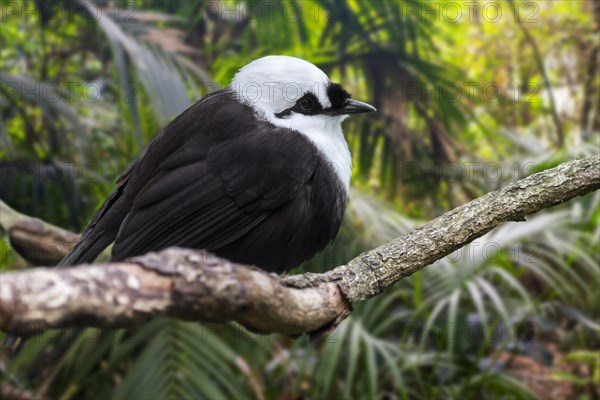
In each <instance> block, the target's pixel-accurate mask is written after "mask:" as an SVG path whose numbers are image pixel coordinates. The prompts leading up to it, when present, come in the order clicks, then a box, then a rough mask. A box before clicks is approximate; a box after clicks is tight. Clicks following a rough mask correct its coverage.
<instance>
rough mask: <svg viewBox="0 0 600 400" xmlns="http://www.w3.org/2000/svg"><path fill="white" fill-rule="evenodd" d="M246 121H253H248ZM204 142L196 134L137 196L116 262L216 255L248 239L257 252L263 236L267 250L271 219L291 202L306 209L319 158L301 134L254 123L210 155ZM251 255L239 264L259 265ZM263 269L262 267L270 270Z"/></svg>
mask: <svg viewBox="0 0 600 400" xmlns="http://www.w3.org/2000/svg"><path fill="white" fill-rule="evenodd" d="M238 115H239V114H238ZM248 117H249V120H250V121H252V120H254V117H253V114H250V115H248ZM223 126H226V125H223ZM203 134H204V132H197V133H196V134H195V135H198V136H194V137H193V138H194V139H192V140H189V141H187V142H186V143H185V145H184V146H182V147H181V149H179V150H178V151H176V152H174V153H172V154H170V155H169V156H168V157H166V158H165V159H163V160H162V161H161V163H160V165H159V169H158V171H157V173H156V174H155V176H154V177H153V178H152V179H150V180H148V182H147V183H146V184H145V185H144V186H143V187H142V188H141V189H140V191H139V193H137V195H136V196H135V198H134V200H133V207H132V209H131V211H130V212H129V214H128V215H127V217H126V218H125V220H124V221H123V223H122V225H121V229H120V231H119V234H118V236H117V239H116V241H115V245H114V247H113V258H114V259H115V260H121V259H124V258H127V257H131V256H135V255H140V254H144V253H146V252H148V251H156V250H160V249H163V248H166V247H169V246H181V247H190V248H202V249H207V250H209V251H214V252H217V254H219V249H222V248H225V247H229V248H231V247H232V245H235V243H236V242H237V241H239V240H241V239H242V238H244V237H245V236H248V235H250V232H252V233H251V235H252V237H253V238H254V239H255V241H256V242H257V243H256V245H257V246H258V245H260V244H261V243H260V241H261V240H260V239H261V236H262V237H263V238H264V241H265V243H272V242H273V240H272V238H271V240H267V239H268V238H269V237H270V234H271V233H272V232H274V231H275V226H273V224H276V221H273V219H270V220H269V217H270V216H271V215H272V214H273V213H275V212H278V211H279V210H280V209H281V208H283V207H286V205H288V203H289V202H290V201H291V200H292V199H295V202H296V203H299V204H295V205H294V208H296V209H299V210H300V211H301V210H302V209H305V208H307V207H308V206H309V204H307V202H309V201H310V196H307V195H306V193H303V194H302V195H300V196H299V194H300V193H301V192H305V191H306V189H307V185H308V184H309V182H310V180H311V178H312V176H313V174H314V171H315V168H316V166H317V163H318V158H317V153H316V149H315V148H314V146H312V145H311V144H310V143H309V142H308V141H307V140H306V139H305V138H303V137H301V136H300V134H299V133H297V132H294V131H290V130H287V129H283V128H276V127H274V126H272V125H270V124H267V123H266V122H262V121H257V120H254V122H252V123H248V124H247V126H245V130H242V131H238V132H237V134H236V135H230V134H225V137H226V138H227V139H226V140H223V141H220V142H218V143H216V144H215V143H213V144H212V145H211V146H210V147H209V148H207V147H208V146H209V144H208V143H207V142H206V141H205V140H202V139H201V137H202V136H201V135H203ZM311 190H312V189H311ZM284 222H285V221H284ZM261 229H263V231H261ZM282 240H284V239H282ZM234 247H235V246H234ZM250 253H252V251H251V250H250V249H249V250H248V251H247V256H246V257H248V258H247V259H244V260H238V261H243V262H254V263H261V260H258V259H257V258H256V257H254V258H253V257H251V256H250ZM256 254H260V252H258V251H257V252H256ZM227 255H229V254H227ZM240 256H241V257H242V258H244V255H243V254H240ZM266 264H269V263H268V262H267V261H265V262H264V263H263V265H260V266H262V267H266V268H269V265H266ZM277 267H279V265H277Z"/></svg>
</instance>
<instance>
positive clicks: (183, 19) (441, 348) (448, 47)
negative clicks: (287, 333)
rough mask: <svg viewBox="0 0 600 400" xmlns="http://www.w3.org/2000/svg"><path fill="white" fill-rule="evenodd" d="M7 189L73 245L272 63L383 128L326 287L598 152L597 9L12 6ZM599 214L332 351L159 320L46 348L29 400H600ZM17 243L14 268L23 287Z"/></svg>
mask: <svg viewBox="0 0 600 400" xmlns="http://www.w3.org/2000/svg"><path fill="white" fill-rule="evenodd" d="M1 5H2V8H1V15H0V18H1V23H2V29H1V38H0V40H1V50H0V55H1V60H0V66H1V72H0V78H1V86H0V95H1V100H2V103H1V113H2V119H1V120H0V143H1V150H0V154H1V156H2V161H1V162H0V171H1V176H2V185H1V186H0V197H1V198H2V200H4V201H6V202H7V203H8V204H9V205H11V206H12V207H14V208H16V209H18V210H19V211H20V212H23V213H26V214H29V215H34V216H36V217H39V218H42V219H44V220H47V221H49V222H51V223H54V224H57V225H61V226H64V227H67V228H69V229H72V230H75V231H79V230H81V229H82V228H83V227H84V226H85V223H86V221H87V220H88V219H89V218H90V217H91V215H92V213H93V212H94V211H95V209H96V208H97V207H98V206H99V204H101V202H102V201H103V199H104V198H105V196H106V195H108V193H110V191H111V190H112V188H113V185H114V181H115V179H116V178H117V177H118V175H119V173H120V172H121V171H123V169H124V168H125V167H126V165H127V164H128V163H129V162H131V161H132V160H134V159H135V158H136V157H137V156H138V154H139V152H140V151H141V150H142V149H143V147H144V146H145V145H146V144H147V143H148V142H149V141H150V140H151V139H152V138H153V136H154V135H155V134H156V133H157V131H158V130H159V129H160V127H161V126H163V125H164V124H165V123H166V122H168V121H169V120H170V119H171V118H172V117H174V116H175V115H177V114H178V113H179V112H181V111H182V110H184V109H185V108H186V107H188V106H189V105H190V104H192V103H193V102H194V101H195V100H197V99H198V98H200V97H201V96H202V95H204V94H206V93H208V92H210V91H212V90H214V89H216V88H218V87H221V86H224V85H226V84H227V83H228V82H229V80H230V79H231V77H232V76H233V74H234V73H235V72H236V71H237V69H238V68H239V67H240V66H242V65H244V64H246V63H247V62H249V61H251V60H253V59H255V58H258V57H261V56H264V55H268V54H287V55H293V56H297V57H301V58H305V59H307V60H310V61H312V62H313V63H315V64H316V65H318V66H319V67H321V68H322V69H323V70H324V71H325V72H326V73H328V74H329V75H330V76H332V77H333V78H334V80H337V81H340V82H342V83H343V84H344V86H347V87H349V88H350V89H351V91H352V93H353V95H354V97H355V98H358V99H363V100H365V101H369V102H370V103H372V104H374V105H375V106H376V107H377V108H378V110H379V112H378V113H375V114H373V115H369V116H367V117H361V118H356V119H354V120H350V121H348V122H347V123H346V124H347V125H346V129H345V131H346V132H347V137H348V140H349V143H350V146H351V149H352V152H353V154H354V163H355V164H354V177H353V189H352V196H351V202H350V204H349V209H348V212H347V216H346V220H345V223H344V226H343V228H342V232H341V234H340V237H339V238H338V240H337V241H336V242H335V243H334V244H333V245H332V246H330V247H329V248H328V249H327V250H326V251H325V252H324V253H323V254H320V255H319V256H317V257H315V259H314V260H311V261H310V262H308V263H307V265H305V266H304V269H303V270H307V269H308V270H314V271H322V270H326V269H328V268H331V267H332V266H334V265H337V264H339V263H342V262H344V261H347V260H349V259H350V258H352V257H353V256H355V255H357V254H358V253H359V252H360V251H364V250H366V249H370V248H372V247H374V246H376V245H378V244H381V243H383V242H385V241H386V240H389V239H391V238H393V237H395V236H398V235H400V234H402V233H404V232H407V231H409V230H411V229H413V228H414V227H416V226H419V225H420V224H422V223H423V221H426V220H429V219H431V218H433V217H435V216H437V215H439V214H441V213H443V212H444V211H446V210H449V209H451V208H453V207H454V206H456V205H458V204H462V203H464V202H466V201H468V200H470V199H472V198H475V197H477V196H480V195H482V194H484V193H486V192H488V191H490V190H494V189H496V188H498V187H501V186H502V185H503V184H505V183H506V182H508V181H511V180H514V179H518V178H519V177H522V176H524V175H527V174H529V173H532V172H535V171H539V170H543V169H546V168H548V167H551V166H554V165H556V164H558V163H560V162H562V161H565V160H568V159H573V158H575V157H578V156H582V155H586V154H591V153H596V152H598V139H599V135H598V132H599V131H600V117H599V104H598V93H599V86H600V77H599V73H598V68H599V67H598V57H599V48H600V40H599V34H598V29H599V25H600V7H598V3H595V2H593V1H551V2H550V1H535V2H513V1H504V0H502V1H500V0H498V1H479V2H444V1H440V2H437V1H435V2H434V1H425V0H411V1H381V2H375V1H373V2H370V1H350V0H335V1H299V0H298V1H296V0H285V1H281V2H274V1H252V2H247V1H208V2H194V1H184V0H182V1H159V0H156V1H154V0H147V1H123V2H120V1H112V2H109V1H96V2H94V3H92V2H89V3H88V2H85V1H79V2H77V1H68V0H54V1H44V0H36V1H26V2H17V1H2V2H1ZM599 199H600V198H599V196H598V193H595V194H592V195H589V196H586V197H584V198H581V199H578V200H575V201H572V202H570V203H568V204H565V205H564V206H562V207H559V208H555V209H552V210H548V211H546V212H543V213H539V214H538V215H535V216H533V217H532V218H530V219H529V220H528V222H527V223H511V224H507V225H505V226H503V227H501V228H499V229H496V230H494V231H493V232H491V233H490V234H488V235H486V236H485V237H483V238H481V239H480V240H477V241H476V242H474V243H473V244H471V245H470V246H468V247H467V248H465V249H462V250H460V251H458V252H457V253H455V254H453V255H452V256H450V257H448V258H446V259H444V260H443V261H440V262H438V263H436V264H435V265H433V266H430V267H428V268H426V269H425V270H423V271H421V272H419V273H417V274H415V275H414V276H412V277H411V278H410V279H406V280H404V281H402V282H401V283H400V284H398V285H397V286H396V287H395V288H394V290H390V291H389V292H387V293H386V294H385V295H382V296H380V297H378V298H376V299H374V300H371V301H368V302H366V303H364V304H362V305H361V306H360V307H358V308H357V309H356V310H355V312H354V313H353V314H352V316H351V317H350V318H348V319H347V320H346V321H345V322H344V323H343V324H342V325H341V326H340V327H339V329H337V330H336V331H335V332H333V333H332V334H331V335H330V336H329V337H327V338H325V339H323V340H321V341H319V342H317V343H309V342H308V340H307V339H306V338H300V339H297V340H294V341H292V340H289V339H286V338H283V337H280V336H274V335H269V336H264V335H256V334H253V333H251V332H247V331H245V330H244V329H243V328H240V327H239V326H236V325H233V324H229V325H224V326H222V325H219V326H213V325H201V324H197V323H183V322H179V321H173V320H169V319H160V320H155V321H153V322H151V323H149V324H147V325H145V326H143V327H140V328H138V329H135V330H127V331H125V330H122V331H113V332H98V331H97V330H94V329H88V330H86V331H85V332H83V333H82V332H51V333H48V334H46V335H44V337H39V338H36V339H34V340H31V341H30V342H29V343H28V345H27V346H26V347H25V349H24V350H23V351H22V352H21V353H20V354H19V355H18V356H17V357H14V358H12V357H8V356H6V355H3V357H2V361H1V363H0V368H1V370H2V380H3V381H2V382H4V383H10V384H11V385H13V386H14V387H17V388H21V389H23V390H24V392H25V393H28V394H29V395H30V396H32V397H35V398H61V399H70V398H111V397H114V398H140V399H142V398H143V399H150V398H210V399H213V398H313V399H324V398H332V399H333V398H336V399H337V398H385V399H396V398H402V399H409V398H410V399H413V398H414V399H421V398H423V399H425V398H426V399H429V398H457V399H465V398H532V397H542V398H553V399H558V398H588V399H598V398H600V394H599V391H598V390H599V389H598V381H599V375H598V374H600V365H599V362H598V359H599V357H598V356H599V353H598V349H599V348H600V340H599V339H598V338H599V333H600V324H599V317H600V306H599V305H600V301H599V298H598V297H599V290H598V287H599V284H600V266H599V262H598V257H599V252H598V249H599V225H598V217H599V215H600V205H599ZM24 266H25V265H24V262H23V260H21V259H20V258H19V257H18V256H16V255H15V254H14V252H12V251H11V250H10V248H9V244H8V243H7V240H6V239H4V240H3V243H2V268H20V267H24Z"/></svg>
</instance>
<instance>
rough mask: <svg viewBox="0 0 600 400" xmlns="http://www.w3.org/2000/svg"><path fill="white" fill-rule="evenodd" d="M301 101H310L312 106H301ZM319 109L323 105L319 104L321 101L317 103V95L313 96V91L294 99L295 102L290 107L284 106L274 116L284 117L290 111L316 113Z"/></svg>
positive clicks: (306, 113)
mask: <svg viewBox="0 0 600 400" xmlns="http://www.w3.org/2000/svg"><path fill="white" fill-rule="evenodd" d="M303 102H304V103H305V104H307V103H308V102H311V103H312V107H310V108H306V107H303ZM321 111H323V107H322V106H321V103H319V99H317V96H315V95H314V94H313V93H306V94H305V95H304V96H302V97H301V98H299V99H298V100H297V101H296V104H294V105H293V106H292V107H290V108H286V109H285V110H283V111H280V112H278V113H277V114H275V116H276V117H277V118H285V117H287V116H289V115H290V114H291V113H292V112H295V113H298V114H304V115H316V114H320V113H321Z"/></svg>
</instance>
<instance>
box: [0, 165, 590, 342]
mask: <svg viewBox="0 0 600 400" xmlns="http://www.w3.org/2000/svg"><path fill="white" fill-rule="evenodd" d="M598 188H600V155H594V156H590V157H587V158H583V159H579V160H575V161H570V162H567V163H564V164H561V165H559V166H558V167H556V168H552V169H549V170H546V171H543V172H540V173H537V174H534V175H532V176H530V177H528V178H525V179H523V180H520V181H517V182H514V183H512V184H510V185H508V186H506V187H505V188H504V189H501V190H499V191H496V192H492V193H489V194H487V195H485V196H483V197H480V198H478V199H476V200H473V201H471V202H469V203H467V204H465V205H463V206H460V207H458V208H456V209H454V210H452V211H450V212H448V213H446V214H444V215H442V216H440V217H439V218H437V219H435V220H433V221H431V222H429V223H428V224H426V225H424V226H422V227H421V228H419V229H417V230H415V231H413V232H411V233H409V234H407V235H404V236H402V237H400V238H397V239H394V240H392V241H391V242H389V243H386V244H384V245H383V246H380V247H378V248H376V249H374V250H371V251H368V252H366V253H363V254H361V255H360V256H359V257H357V258H355V259H354V260H352V261H350V262H349V263H348V264H346V265H342V266H339V267H337V268H335V269H334V270H332V271H329V272H326V273H324V274H312V273H307V274H303V275H296V276H289V277H283V278H282V277H278V276H277V275H274V274H268V273H266V272H264V271H262V270H260V269H256V268H254V267H249V266H244V265H239V264H234V263H231V262H228V261H225V260H222V259H219V258H217V257H215V256H213V255H210V254H208V253H206V252H203V251H193V250H185V249H177V248H172V249H167V250H164V251H162V252H160V253H150V254H147V255H145V256H142V257H137V258H134V259H131V260H127V261H126V262H120V263H112V264H94V265H91V266H88V265H82V266H76V267H73V268H70V269H50V268H39V269H35V270H27V271H17V272H7V273H2V274H0V278H1V281H0V328H1V329H2V330H3V331H5V332H8V333H16V334H23V333H25V332H39V331H42V330H45V329H49V328H66V327H74V326H95V327H101V328H120V327H132V326H135V325H139V324H141V323H143V322H145V321H147V320H149V319H151V318H154V317H157V316H170V317H174V318H179V319H183V320H189V321H204V322H225V321H237V322H239V323H240V324H242V325H244V326H246V327H248V328H249V329H252V330H254V331H258V332H278V333H283V334H287V335H290V336H296V335H300V334H302V333H305V332H307V333H311V334H320V333H323V332H326V331H327V330H328V329H331V328H332V327H335V326H336V325H337V324H338V323H339V322H340V321H341V320H343V319H344V318H345V317H346V316H347V315H348V314H349V313H350V311H351V309H352V305H354V304H356V303H358V302H360V301H363V300H366V299H369V298H371V297H374V296H376V295H378V294H380V293H382V292H383V291H385V290H386V289H388V288H389V287H391V286H392V285H393V284H395V283H396V282H398V281H399V280H400V279H402V278H405V277H407V276H409V275H411V274H413V273H414V272H416V271H418V270H420V269H422V268H424V267H425V266H427V265H429V264H431V263H433V262H434V261H436V260H439V259H441V258H442V257H444V256H446V255H448V254H450V253H451V252H453V251H454V250H456V249H458V248H460V247H462V246H464V245H466V244H468V243H469V242H471V241H472V240H473V239H475V238H477V237H480V236H482V235H484V234H485V233H487V232H489V231H490V230H491V229H493V228H494V227H496V226H498V225H499V224H501V223H503V222H506V221H524V217H525V216H526V215H528V214H531V213H534V212H536V211H539V210H541V209H544V208H547V207H551V206H554V205H557V204H560V203H563V202H565V201H567V200H569V199H571V198H573V197H575V196H579V195H583V194H586V193H589V192H592V191H594V190H597V189H598Z"/></svg>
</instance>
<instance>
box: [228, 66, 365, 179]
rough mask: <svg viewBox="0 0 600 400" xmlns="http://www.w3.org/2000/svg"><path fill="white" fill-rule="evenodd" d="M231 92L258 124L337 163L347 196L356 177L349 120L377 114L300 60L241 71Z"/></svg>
mask: <svg viewBox="0 0 600 400" xmlns="http://www.w3.org/2000/svg"><path fill="white" fill-rule="evenodd" d="M230 88H231V89H232V90H233V91H235V93H237V96H238V100H239V101H241V102H242V103H244V104H247V105H249V106H250V107H252V108H253V109H254V111H255V112H256V114H257V116H258V117H259V118H262V119H265V120H267V121H269V122H270V123H272V124H273V125H277V126H281V127H285V128H289V129H292V130H294V131H297V132H299V133H301V134H303V135H305V136H306V137H307V138H308V139H309V140H311V141H312V142H313V143H314V144H315V145H316V146H317V148H318V149H319V150H320V151H321V152H322V153H323V154H324V156H325V157H327V159H328V160H329V161H330V162H331V163H332V166H333V168H334V169H335V170H336V171H337V173H338V176H339V177H340V179H341V180H342V182H343V184H344V186H345V187H346V190H347V189H348V186H349V182H350V175H351V173H352V161H351V158H350V151H349V150H348V145H347V143H346V140H345V139H344V135H343V133H342V121H343V120H344V119H346V118H347V116H348V114H356V113H364V112H369V111H375V108H374V107H373V106H370V105H369V104H366V103H362V102H360V101H356V100H353V99H351V98H350V94H349V93H348V92H346V91H345V90H344V89H342V87H341V86H340V85H338V84H335V83H332V82H330V80H329V78H328V77H327V75H325V73H324V72H323V71H321V70H320V69H319V68H317V67H316V66H314V65H313V64H311V63H309V62H308V61H304V60H301V59H299V58H295V57H288V56H267V57H263V58H259V59H258V60H255V61H252V62H251V63H249V64H247V65H246V66H244V67H242V68H241V69H240V70H239V72H238V73H237V74H236V75H235V77H234V78H233V80H232V82H231V85H230Z"/></svg>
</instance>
